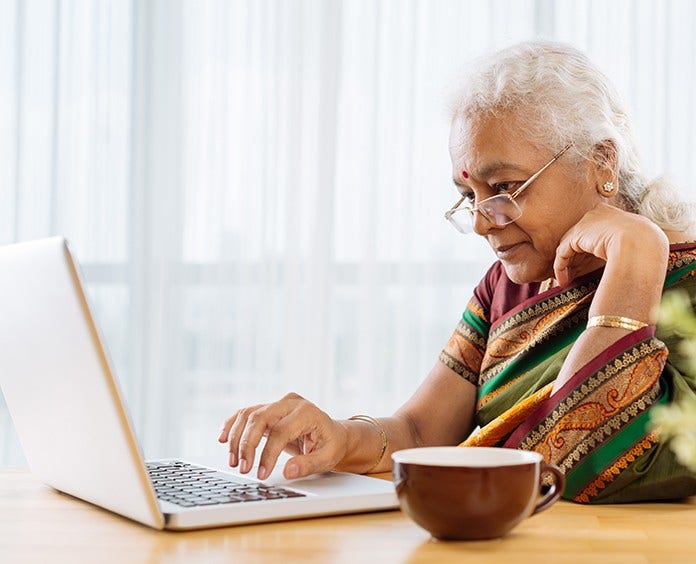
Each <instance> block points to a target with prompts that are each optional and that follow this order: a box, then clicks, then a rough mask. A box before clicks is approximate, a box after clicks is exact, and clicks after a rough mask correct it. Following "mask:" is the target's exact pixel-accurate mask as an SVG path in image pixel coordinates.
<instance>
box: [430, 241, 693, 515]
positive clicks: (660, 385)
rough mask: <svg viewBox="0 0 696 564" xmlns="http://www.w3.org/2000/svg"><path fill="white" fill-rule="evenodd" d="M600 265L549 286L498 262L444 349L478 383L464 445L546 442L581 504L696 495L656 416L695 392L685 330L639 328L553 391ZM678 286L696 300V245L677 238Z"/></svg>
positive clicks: (569, 494) (673, 260)
mask: <svg viewBox="0 0 696 564" xmlns="http://www.w3.org/2000/svg"><path fill="white" fill-rule="evenodd" d="M601 275H602V272H601V270H600V271H596V272H593V273H590V274H588V275H586V276H584V277H583V278H580V279H578V280H576V281H574V282H573V283H572V284H571V285H569V286H565V287H561V288H553V289H551V290H548V291H546V292H542V293H538V292H539V285H538V284H525V285H517V284H514V283H513V282H511V281H510V280H509V279H508V278H507V276H506V275H505V272H504V270H503V268H502V265H501V264H500V263H496V264H495V265H494V266H493V267H492V268H491V269H490V270H489V272H488V273H487V274H486V277H485V278H484V279H483V281H482V282H481V283H480V284H479V286H478V287H477V288H476V290H475V291H474V296H473V298H472V299H471V300H470V302H469V304H468V306H467V308H466V310H465V312H464V314H463V316H462V319H461V321H460V322H459V324H458V326H457V328H456V330H455V332H454V334H453V335H452V337H451V338H450V340H449V342H448V343H447V345H446V347H445V349H444V350H443V351H442V353H441V354H440V360H441V361H442V362H443V363H445V364H446V365H447V366H449V367H450V368H452V369H453V370H454V371H455V372H457V373H458V374H460V375H461V376H462V377H463V378H465V379H467V380H468V381H470V382H472V383H473V384H474V385H476V386H477V389H478V391H477V406H476V411H477V423H478V425H479V429H478V430H477V431H475V432H474V433H473V434H472V435H471V436H470V437H469V438H468V439H467V440H466V441H464V443H462V444H463V445H467V446H502V447H509V448H518V449H524V450H533V451H536V452H539V453H540V454H542V455H543V456H544V459H545V460H546V461H547V462H551V463H553V464H556V465H557V466H559V467H560V468H561V469H562V470H563V471H564V473H565V475H566V487H565V491H564V494H563V495H564V497H565V498H567V499H572V500H574V501H577V502H582V503H616V502H628V501H641V500H652V499H674V498H682V497H687V496H690V495H694V494H696V475H695V474H694V473H693V472H691V471H689V470H688V469H687V468H685V467H684V466H682V465H680V464H679V463H678V462H677V461H676V460H675V457H674V455H673V453H672V451H671V450H670V449H669V448H667V447H666V445H665V444H663V443H662V442H660V439H659V434H658V432H656V431H655V430H654V429H653V426H652V425H651V420H650V419H651V413H652V411H653V410H654V408H655V407H656V406H659V405H664V404H667V403H670V402H674V401H680V400H681V399H683V398H684V397H686V396H690V397H691V398H692V399H694V401H696V393H695V390H696V375H694V374H693V373H690V369H689V363H688V362H686V359H684V358H683V357H681V356H680V353H679V348H678V343H679V336H678V335H676V334H674V333H673V332H669V331H667V330H666V329H664V328H662V327H660V326H659V325H658V326H657V327H644V328H642V329H639V330H636V331H633V332H631V333H629V334H628V335H626V336H625V337H623V338H622V339H620V340H619V341H617V342H616V343H614V344H612V345H610V346H608V347H607V348H606V349H605V350H604V351H602V352H601V353H600V354H599V355H598V356H597V357H595V358H594V359H592V360H591V361H590V362H588V363H587V364H586V365H585V366H583V367H582V368H581V369H580V370H579V371H578V372H576V373H575V374H574V375H573V376H572V378H571V379H570V380H569V381H568V382H567V383H566V384H565V385H564V386H563V387H562V388H561V389H559V390H558V391H557V392H556V393H555V394H553V396H551V389H552V387H553V384H554V381H555V380H556V377H557V376H558V373H559V371H560V369H561V366H562V364H563V362H564V360H565V358H566V356H567V354H568V351H569V350H570V348H571V346H572V345H573V343H574V342H575V340H576V339H577V338H578V336H579V335H580V334H581V333H582V332H583V331H584V330H585V328H586V325H587V315H588V310H589V306H590V303H591V301H592V298H593V296H594V293H595V290H596V289H597V286H598V285H599V281H600V278H601ZM673 288H679V289H681V290H682V291H685V292H687V293H688V294H689V296H690V297H691V300H692V303H696V244H683V245H673V246H672V247H671V248H670V257H669V264H668V268H667V275H666V279H665V290H669V289H673ZM626 291H627V292H630V291H631V289H630V288H626Z"/></svg>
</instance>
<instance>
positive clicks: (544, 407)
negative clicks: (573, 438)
mask: <svg viewBox="0 0 696 564" xmlns="http://www.w3.org/2000/svg"><path fill="white" fill-rule="evenodd" d="M654 335H655V327H654V326H652V325H648V326H647V327H643V328H641V329H638V330H637V331H634V332H633V333H629V334H628V335H625V336H623V337H621V338H620V339H619V340H618V341H616V342H615V343H613V344H612V345H611V346H609V347H608V348H606V349H604V350H603V351H602V352H601V353H599V354H598V355H597V356H596V357H595V358H593V359H592V360H591V361H589V362H588V363H587V364H585V365H584V366H583V367H582V368H581V369H580V370H578V371H577V372H576V373H575V374H574V375H573V376H572V377H571V378H570V380H568V381H567V382H566V383H565V384H563V386H562V387H561V388H560V389H559V390H557V391H556V393H555V394H553V395H552V396H550V397H549V398H548V399H546V400H545V401H543V402H542V403H541V404H540V405H539V407H538V408H537V409H536V410H535V411H534V412H533V413H532V414H530V416H529V418H528V419H527V420H526V421H525V422H524V423H523V424H522V425H520V426H519V427H518V428H517V430H516V431H515V432H514V433H513V434H512V435H510V438H509V439H508V440H507V441H505V445H504V446H506V447H510V448H515V445H517V444H519V443H520V441H521V440H522V438H523V437H524V436H525V435H527V434H528V433H529V432H530V431H531V430H532V429H533V428H535V427H536V426H537V425H538V424H539V423H541V421H542V420H543V419H544V418H545V417H546V416H547V415H548V414H549V413H550V412H551V411H553V409H554V408H555V407H556V406H557V405H558V404H559V403H561V402H562V401H564V400H565V399H566V398H567V397H568V396H569V395H570V394H572V393H573V391H574V390H575V388H576V387H577V386H578V385H579V384H581V383H582V382H583V381H584V380H586V379H587V378H588V377H589V376H590V375H592V374H594V373H595V372H597V371H598V370H599V369H600V368H602V366H604V365H605V364H607V362H609V361H610V360H611V359H612V358H614V357H616V356H617V355H619V354H621V353H622V352H623V351H624V350H626V349H628V348H629V347H633V346H636V345H638V344H639V343H641V342H642V341H645V340H647V339H650V338H652V337H653V336H654Z"/></svg>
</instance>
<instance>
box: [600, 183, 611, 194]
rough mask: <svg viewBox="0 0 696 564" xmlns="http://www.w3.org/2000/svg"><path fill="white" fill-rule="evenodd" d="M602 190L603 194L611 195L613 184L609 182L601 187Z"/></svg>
mask: <svg viewBox="0 0 696 564" xmlns="http://www.w3.org/2000/svg"><path fill="white" fill-rule="evenodd" d="M602 190H604V193H605V194H611V193H612V192H613V191H614V183H613V182H612V181H611V180H610V181H609V182H605V183H604V184H603V185H602Z"/></svg>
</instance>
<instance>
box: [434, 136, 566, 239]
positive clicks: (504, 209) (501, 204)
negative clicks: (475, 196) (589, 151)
mask: <svg viewBox="0 0 696 564" xmlns="http://www.w3.org/2000/svg"><path fill="white" fill-rule="evenodd" d="M572 145H573V144H572V143H568V144H567V145H566V146H565V147H563V148H562V149H561V150H560V151H558V153H556V154H555V155H554V156H553V158H552V159H551V160H550V161H549V162H547V163H546V164H545V165H544V166H542V167H541V168H540V169H539V170H538V171H537V172H535V173H534V174H533V175H532V176H531V177H530V178H529V179H528V180H527V181H526V182H524V183H523V184H522V186H520V187H519V188H518V189H517V190H515V191H514V192H512V193H511V194H498V195H496V196H491V197H490V198H486V199H485V200H483V201H481V202H480V203H479V204H478V205H475V206H474V205H472V204H471V202H469V201H467V196H463V197H462V198H460V200H459V201H458V202H457V203H456V204H454V206H452V208H451V209H449V210H448V211H446V212H445V219H446V220H447V221H449V222H450V223H451V224H452V226H453V227H454V228H455V229H456V230H457V231H459V232H460V233H464V234H468V233H472V232H473V231H474V215H475V214H476V212H478V213H480V214H481V216H482V217H483V218H484V219H485V220H486V221H488V222H490V223H491V225H494V226H496V227H504V226H505V225H509V224H510V223H512V222H513V221H517V220H518V219H519V218H520V217H522V208H521V207H520V205H519V204H518V203H517V202H516V201H515V198H517V196H519V195H520V194H521V193H522V192H524V191H525V190H526V189H527V188H528V187H529V185H530V184H531V183H532V182H534V181H535V180H536V179H537V178H538V177H539V175H540V174H541V173H542V172H544V171H545V170H546V169H547V168H549V167H550V166H551V165H552V164H553V163H555V162H556V161H557V160H558V159H559V158H560V157H561V155H562V154H563V153H565V152H566V151H567V150H568V149H570V147H571V146H572ZM462 204H464V205H462ZM460 206H461V207H460Z"/></svg>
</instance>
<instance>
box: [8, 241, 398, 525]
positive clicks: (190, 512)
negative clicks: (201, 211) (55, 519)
mask: <svg viewBox="0 0 696 564" xmlns="http://www.w3.org/2000/svg"><path fill="white" fill-rule="evenodd" d="M0 351H1V352H0V386H1V387H2V391H3V393H4V395H5V401H6V403H7V406H8V409H9V411H10V415H11V416H12V420H13V421H14V424H15V428H16V430H17V433H18V435H19V439H20V442H21V444H22V448H23V450H24V454H25V456H26V459H27V461H28V463H29V466H30V469H31V471H32V472H33V473H34V474H35V475H36V476H38V477H39V478H40V479H41V480H42V481H43V482H45V483H46V484H48V485H49V486H52V487H54V488H56V489H57V490H60V491H62V492H65V493H68V494H70V495H73V496H75V497H78V498H81V499H83V500H85V501H88V502H91V503H93V504H95V505H98V506H99V507H102V508H104V509H108V510H110V511H113V512H115V513H118V514H120V515H123V516H125V517H129V518H130V519H133V520H135V521H139V522H141V523H144V524H146V525H149V526H150V527H154V528H157V529H164V528H166V529H192V528H202V527H213V526H221V525H231V524H241V523H255V522H262V521H276V520H283V519H293V518H298V517H309V516H318V515H331V514H339V513H354V512H362V511H373V510H383V509H391V508H395V507H397V506H398V501H397V499H396V495H395V492H394V487H393V485H392V484H391V482H389V481H385V480H379V479H376V478H370V477H367V476H358V475H354V474H345V473H338V472H332V473H327V474H322V475H318V476H313V477H310V478H305V479H300V480H294V481H287V480H284V479H283V477H282V474H281V471H280V469H278V470H277V471H276V472H274V473H273V474H272V475H271V476H270V478H269V479H267V480H265V481H263V482H259V481H257V480H254V479H252V478H249V477H247V476H241V475H240V474H238V473H235V472H234V471H229V472H228V471H226V470H220V469H216V468H213V467H210V466H202V465H196V464H192V463H189V462H187V461H181V460H160V461H154V462H147V463H146V462H145V461H144V460H143V457H142V453H141V450H140V447H139V446H138V442H137V440H136V438H135V435H134V433H133V430H132V428H131V424H130V420H129V416H128V414H127V412H126V409H125V406H124V404H123V400H122V398H121V394H120V392H119V387H118V383H117V381H116V378H115V376H114V372H113V367H112V366H111V363H110V361H109V357H108V354H107V352H106V347H105V345H104V339H103V337H102V335H101V333H100V332H99V329H98V328H97V324H96V321H95V319H94V316H93V315H92V311H91V308H90V305H89V303H88V299H87V296H86V294H85V291H84V287H83V283H82V280H81V275H80V269H79V267H78V264H77V262H76V260H75V259H74V258H73V256H72V255H71V253H70V250H69V248H68V245H67V244H66V241H65V240H64V239H63V238H62V237H55V238H50V239H43V240H39V241H32V242H28V243H19V244H15V245H8V246H5V247H0ZM211 441H212V439H211ZM220 456H221V461H222V460H224V459H225V458H226V457H225V456H224V453H221V455H220Z"/></svg>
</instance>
